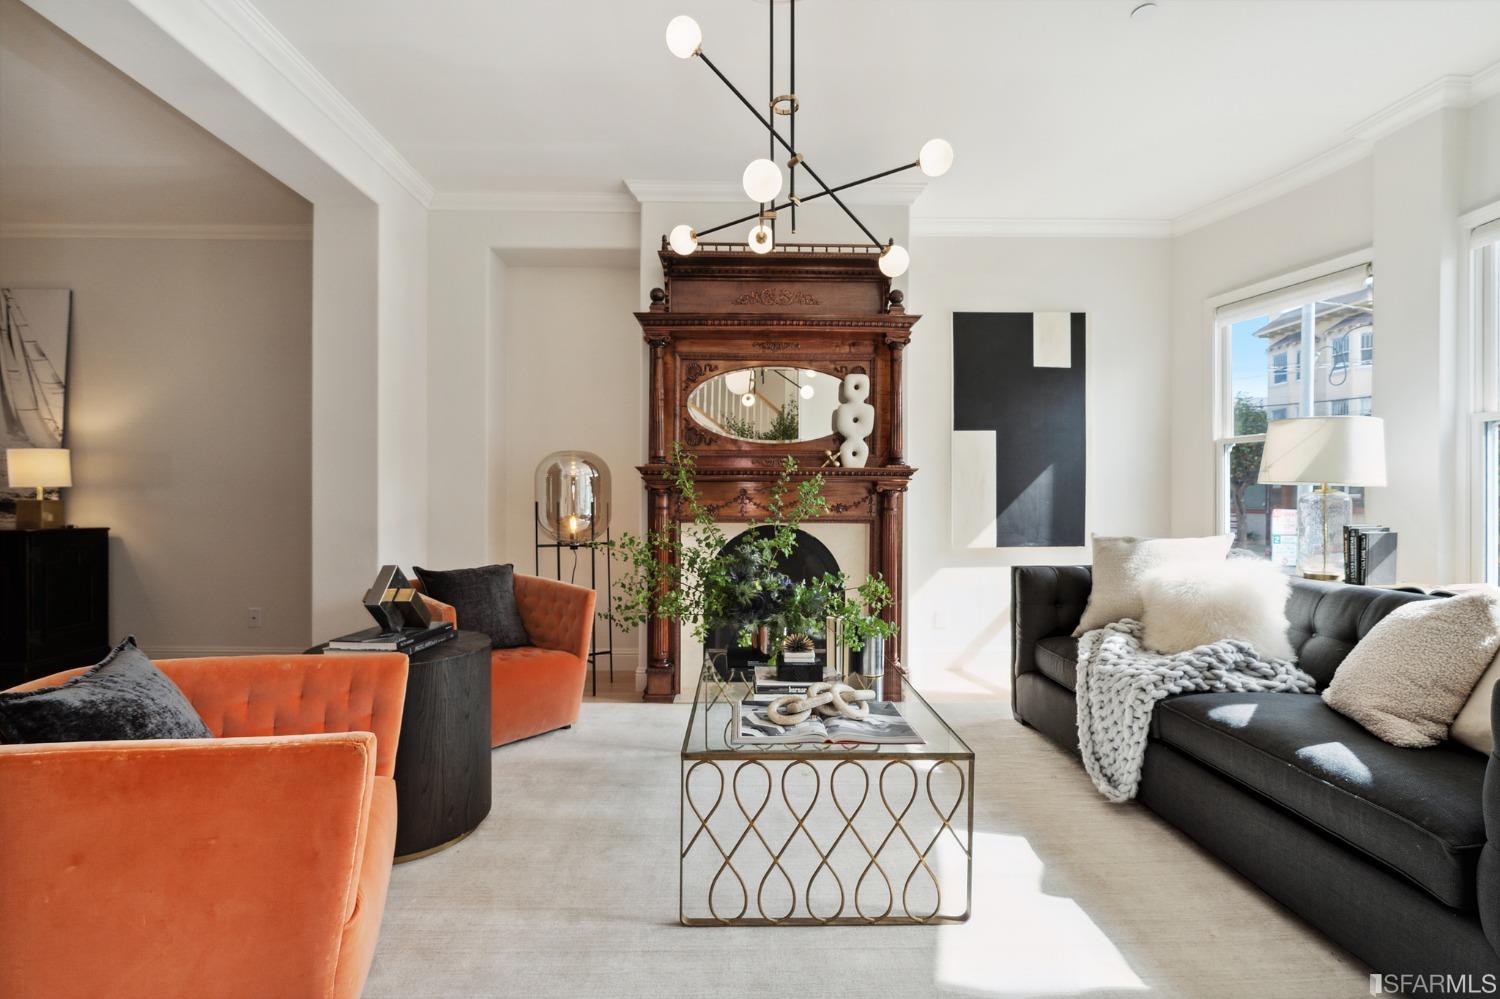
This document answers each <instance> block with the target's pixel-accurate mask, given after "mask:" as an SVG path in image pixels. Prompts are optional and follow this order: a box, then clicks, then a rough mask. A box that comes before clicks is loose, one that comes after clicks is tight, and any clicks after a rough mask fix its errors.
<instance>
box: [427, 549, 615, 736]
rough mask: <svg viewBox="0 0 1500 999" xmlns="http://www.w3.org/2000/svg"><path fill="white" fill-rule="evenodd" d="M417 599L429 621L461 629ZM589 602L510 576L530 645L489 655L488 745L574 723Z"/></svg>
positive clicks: (571, 590) (581, 593) (431, 603)
mask: <svg viewBox="0 0 1500 999" xmlns="http://www.w3.org/2000/svg"><path fill="white" fill-rule="evenodd" d="M413 585H414V586H416V587H417V588H418V589H420V588H421V584H420V583H413ZM422 599H423V600H425V601H426V602H427V606H428V608H429V609H430V610H431V611H432V615H433V620H437V621H451V622H453V626H454V627H456V628H458V627H463V626H462V625H461V624H459V622H458V612H457V611H455V610H454V609H453V607H452V606H450V605H449V604H445V603H443V602H441V601H439V600H434V599H432V598H431V597H429V596H427V595H426V594H423V596H422ZM595 599H596V597H595V594H594V591H593V590H591V589H589V588H588V587H586V586H574V585H572V584H571V583H562V582H558V581H557V580H553V579H543V578H542V577H540V576H523V575H521V574H520V573H519V572H518V573H516V605H517V607H518V608H519V609H520V611H521V623H522V624H524V625H526V634H527V635H529V636H531V641H532V643H533V644H531V645H523V646H521V647H520V648H516V649H495V650H494V651H493V652H491V653H490V745H491V746H503V745H505V744H506V743H507V742H515V741H516V740H518V739H526V738H530V737H531V736H533V735H541V734H542V733H543V732H551V731H552V730H554V729H559V728H567V727H568V726H569V725H572V724H573V723H574V722H576V721H577V720H578V707H579V705H580V704H581V703H582V702H583V680H584V676H585V674H586V673H587V672H588V661H589V637H590V636H591V635H592V634H593V627H594V601H595Z"/></svg>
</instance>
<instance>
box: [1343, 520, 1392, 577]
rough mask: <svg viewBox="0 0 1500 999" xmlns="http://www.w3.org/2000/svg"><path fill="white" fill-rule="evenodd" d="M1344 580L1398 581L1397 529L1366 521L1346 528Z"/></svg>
mask: <svg viewBox="0 0 1500 999" xmlns="http://www.w3.org/2000/svg"><path fill="white" fill-rule="evenodd" d="M1344 582H1346V583H1353V584H1355V585H1356V586H1378V585H1387V586H1388V585H1391V584H1393V583H1395V582H1397V579H1396V532H1395V531H1393V530H1391V529H1390V528H1389V527H1376V526H1369V525H1364V524H1351V525H1350V526H1348V527H1346V528H1344Z"/></svg>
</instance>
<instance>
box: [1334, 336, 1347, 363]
mask: <svg viewBox="0 0 1500 999" xmlns="http://www.w3.org/2000/svg"><path fill="white" fill-rule="evenodd" d="M1333 366H1334V367H1335V368H1347V367H1348V366H1349V336H1348V334H1345V335H1344V336H1336V337H1334V338H1333Z"/></svg>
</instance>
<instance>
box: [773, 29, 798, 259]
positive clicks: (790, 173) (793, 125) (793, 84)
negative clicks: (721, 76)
mask: <svg viewBox="0 0 1500 999" xmlns="http://www.w3.org/2000/svg"><path fill="white" fill-rule="evenodd" d="M767 6H772V7H774V6H775V4H768V5H767ZM787 6H788V12H789V13H790V15H791V25H792V37H791V48H792V51H791V53H790V58H789V59H788V61H787V65H788V68H789V69H790V71H791V80H790V82H789V84H788V89H789V91H790V92H791V95H792V113H791V114H789V115H787V117H788V118H789V119H790V121H788V122H787V129H788V131H790V132H791V133H792V145H793V146H795V145H796V144H797V103H798V102H797V0H791V3H789V4H788V5H787ZM787 183H788V185H789V186H788V188H787V193H788V194H790V195H791V202H792V235H793V236H795V235H797V157H796V156H793V157H792V161H791V166H790V167H789V168H788V169H787Z"/></svg>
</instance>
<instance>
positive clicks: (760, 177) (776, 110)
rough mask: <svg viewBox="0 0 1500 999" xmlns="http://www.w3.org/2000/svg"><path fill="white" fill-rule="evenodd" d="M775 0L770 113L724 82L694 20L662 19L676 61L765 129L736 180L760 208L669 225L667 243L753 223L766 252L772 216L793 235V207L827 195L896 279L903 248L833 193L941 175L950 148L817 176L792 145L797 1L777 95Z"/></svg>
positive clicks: (691, 244)
mask: <svg viewBox="0 0 1500 999" xmlns="http://www.w3.org/2000/svg"><path fill="white" fill-rule="evenodd" d="M778 2H780V0H767V3H766V7H767V9H768V11H769V15H770V17H769V20H770V25H769V27H770V45H769V50H768V54H767V62H768V63H769V72H768V73H767V78H768V80H769V83H770V86H769V88H768V91H767V93H768V96H769V101H768V106H769V110H770V112H771V114H770V115H769V116H767V115H763V114H761V112H760V110H759V109H758V108H757V107H756V106H755V105H754V104H753V103H752V102H751V101H750V99H749V98H748V97H746V96H745V95H744V94H743V93H742V92H741V91H740V89H739V88H738V87H736V86H735V85H734V84H733V83H730V82H729V78H728V77H727V76H725V75H724V74H723V72H721V71H720V70H719V67H718V66H715V65H714V64H713V61H712V60H710V59H709V58H708V56H706V55H704V54H703V29H702V28H700V27H699V26H698V22H697V21H695V20H693V19H692V18H691V17H688V16H687V15H686V14H681V15H678V16H677V17H674V18H672V20H671V21H670V22H668V23H667V48H668V50H670V51H671V53H672V54H673V55H674V56H676V57H677V58H679V59H692V58H694V57H696V58H698V59H701V60H703V65H705V66H707V67H708V68H709V69H711V70H713V73H714V75H715V76H717V77H718V78H719V79H720V80H721V81H722V82H723V83H724V86H726V87H728V88H729V89H730V91H731V92H732V93H733V94H734V96H736V97H738V98H739V99H740V103H741V104H743V105H745V107H746V109H748V110H749V112H750V113H751V114H752V115H754V116H755V120H756V121H758V122H760V124H761V126H762V127H764V128H765V130H766V132H767V133H768V135H767V146H768V147H769V148H768V152H767V155H766V157H765V158H764V159H756V160H751V161H750V165H749V166H747V167H745V173H744V175H743V176H742V177H741V178H740V179H741V183H742V184H743V186H744V189H745V195H746V197H748V198H749V199H750V200H751V201H754V202H757V203H758V204H759V206H760V207H759V209H758V210H757V211H755V212H753V213H752V214H750V215H746V216H744V217H743V218H737V219H733V220H731V221H729V222H725V223H723V224H721V225H716V226H714V227H713V228H711V229H701V230H695V229H694V228H693V227H692V226H689V225H679V226H677V227H676V228H674V229H673V230H672V232H671V234H670V235H669V236H668V237H667V243H668V245H670V246H671V247H672V249H673V250H674V251H676V252H677V253H680V254H682V255H684V256H686V255H687V254H689V253H692V252H693V251H694V250H696V249H697V248H698V241H699V240H700V239H701V238H703V237H704V236H707V235H709V234H710V233H715V232H719V231H721V230H724V229H728V228H730V227H732V226H737V225H742V224H744V223H746V222H753V223H754V225H753V226H751V228H750V231H749V233H748V234H747V235H746V243H747V244H748V245H749V247H750V249H751V250H753V251H754V252H756V253H769V252H771V250H772V248H773V247H774V246H775V245H776V218H777V214H778V213H780V212H783V211H786V210H787V209H791V223H792V233H793V235H795V234H796V232H797V209H798V207H800V206H801V205H803V204H805V203H807V202H809V201H813V200H815V199H817V198H822V197H828V198H832V199H833V203H834V204H836V205H838V206H839V208H841V209H843V211H844V214H845V215H847V216H849V218H850V219H851V220H852V221H853V222H854V224H855V225H856V226H858V227H859V229H860V231H861V232H863V233H864V234H865V236H866V237H868V238H869V240H870V242H871V243H872V244H873V245H874V246H875V247H876V248H878V249H879V251H880V271H881V273H882V274H884V275H886V276H887V277H899V276H900V275H902V274H905V273H906V268H907V266H908V265H909V264H910V263H911V255H910V254H909V253H907V252H906V249H905V248H904V247H901V246H897V245H896V241H895V240H894V239H888V240H886V241H885V242H883V243H882V242H881V241H880V240H879V239H878V238H877V237H876V236H875V234H874V233H873V232H871V231H870V228H869V227H868V226H867V225H865V224H864V223H863V222H861V221H860V219H859V216H858V215H855V214H854V212H853V211H851V210H850V208H849V206H848V205H847V204H845V203H844V200H843V199H842V198H840V197H839V195H838V192H840V191H847V190H849V189H850V188H852V187H858V186H860V185H861V184H868V183H870V181H872V180H879V179H881V178H882V177H889V176H891V175H892V174H897V173H901V172H903V171H906V170H911V169H913V168H916V169H919V170H921V171H922V172H923V173H924V174H926V175H927V176H929V177H941V176H942V175H943V174H945V173H947V172H948V168H949V167H951V166H952V165H953V147H952V146H951V145H949V144H948V143H947V142H945V141H944V140H942V139H929V140H928V141H927V143H926V144H925V145H923V146H922V148H921V150H920V151H919V152H918V153H917V158H916V159H915V160H913V161H912V162H910V163H903V164H901V165H900V166H898V167H892V168H891V169H889V170H882V171H880V172H879V173H872V174H871V175H870V176H868V177H861V178H860V179H859V180H851V181H849V182H848V183H845V184H837V185H834V186H832V187H830V186H828V184H827V183H825V182H824V181H823V178H822V177H820V176H818V174H817V171H815V170H813V168H812V165H811V164H809V163H808V162H807V157H806V156H804V155H803V154H802V153H801V152H800V151H799V150H798V149H797V112H798V111H799V110H800V109H801V104H800V102H799V101H798V99H797V0H787V6H788V8H789V9H790V17H789V21H790V30H789V35H790V42H791V53H790V59H789V65H790V80H789V87H788V91H789V92H788V93H784V94H778V93H776V89H777V88H776V4H777V3H778ZM776 115H780V116H782V117H785V118H786V119H787V135H786V136H783V135H782V134H781V132H780V131H778V130H777V128H776V125H775V123H774V122H775V116H776ZM777 146H780V147H781V148H782V149H783V150H785V151H786V153H787V155H788V156H790V157H791V158H790V159H788V160H787V161H786V168H787V176H786V178H785V181H786V186H787V199H786V201H784V202H782V203H781V204H777V203H776V199H777V198H779V197H780V196H781V190H782V182H783V177H782V174H781V167H780V166H778V165H777V164H776V155H777V154H776V147H777ZM798 170H802V171H805V172H806V173H807V176H808V177H810V178H811V179H812V181H813V183H815V184H817V186H818V190H817V191H816V192H815V193H812V194H809V195H807V196H806V197H798V195H797V171H798Z"/></svg>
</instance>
